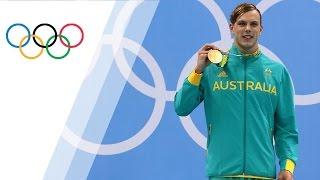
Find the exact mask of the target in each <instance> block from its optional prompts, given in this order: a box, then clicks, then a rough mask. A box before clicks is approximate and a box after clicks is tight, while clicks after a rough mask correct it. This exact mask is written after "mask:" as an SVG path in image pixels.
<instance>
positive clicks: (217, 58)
mask: <svg viewBox="0 0 320 180" xmlns="http://www.w3.org/2000/svg"><path fill="white" fill-rule="evenodd" d="M208 59H209V60H210V61H211V62H212V63H214V64H218V63H220V62H221V61H222V53H221V52H220V51H219V50H216V49H210V50H209V52H208Z"/></svg>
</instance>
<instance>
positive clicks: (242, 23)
mask: <svg viewBox="0 0 320 180" xmlns="http://www.w3.org/2000/svg"><path fill="white" fill-rule="evenodd" d="M238 25H239V26H245V25H246V23H244V22H238Z"/></svg>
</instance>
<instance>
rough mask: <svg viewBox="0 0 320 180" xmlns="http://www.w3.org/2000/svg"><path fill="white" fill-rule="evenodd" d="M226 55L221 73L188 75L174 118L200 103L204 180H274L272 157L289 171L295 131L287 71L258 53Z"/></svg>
mask: <svg viewBox="0 0 320 180" xmlns="http://www.w3.org/2000/svg"><path fill="white" fill-rule="evenodd" d="M229 52H230V55H229V57H228V62H227V64H226V66H224V67H223V68H222V67H218V66H216V65H215V64H210V65H209V66H207V67H206V68H205V70H204V72H203V73H202V74H197V73H195V72H192V73H191V74H190V75H189V77H188V78H187V79H186V80H185V81H184V84H183V86H182V88H181V89H180V90H179V91H178V92H177V93H176V95H175V100H174V106H175V111H176V113H177V114H178V115H179V116H187V115H189V114H190V113H191V112H192V111H193V109H194V108H196V107H197V106H198V105H199V104H200V103H201V102H202V101H203V102H204V109H205V115H206V124H207V128H208V135H207V151H208V155H207V166H206V171H207V175H208V176H211V177H222V176H223V177H225V176H232V177H235V176H236V177H249V176H255V177H256V176H258V177H266V178H275V177H276V166H275V165H276V162H275V161H276V158H275V152H276V154H277V156H278V158H279V160H280V168H281V170H285V169H286V170H289V171H291V172H293V169H294V167H295V164H296V161H297V145H298V132H297V128H296V123H295V110H294V89H293V85H292V81H291V78H290V75H289V73H288V71H287V69H286V68H285V67H284V66H283V65H282V64H280V63H278V62H275V61H273V60H271V59H269V58H268V57H267V56H265V55H264V54H263V53H261V52H260V51H259V52H258V53H256V54H255V55H249V56H241V57H239V56H235V54H241V52H240V51H239V49H238V48H237V47H236V46H235V45H233V46H232V48H231V49H230V51H229ZM273 139H274V142H275V143H273Z"/></svg>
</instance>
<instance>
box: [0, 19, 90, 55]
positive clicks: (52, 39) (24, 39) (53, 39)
mask: <svg viewBox="0 0 320 180" xmlns="http://www.w3.org/2000/svg"><path fill="white" fill-rule="evenodd" d="M19 26H20V27H22V28H23V29H25V30H26V32H27V33H26V35H24V36H23V37H22V39H21V40H20V41H19V43H18V44H13V43H12V42H11V41H10V38H9V33H10V31H13V28H14V27H19ZM42 26H46V27H49V28H50V29H51V30H52V31H53V33H54V35H52V36H50V37H49V38H48V39H47V40H46V41H45V43H44V40H43V39H42V38H41V37H40V36H38V35H36V31H37V30H38V29H39V28H40V27H42ZM68 27H75V28H77V29H78V30H79V31H80V33H81V38H80V40H79V41H78V42H77V43H76V44H74V45H72V44H71V43H70V40H69V39H68V38H67V37H66V36H65V35H63V31H64V30H65V29H66V28H68ZM31 37H32V40H33V42H34V43H35V44H36V45H37V46H38V47H39V48H40V51H39V52H38V53H36V54H35V55H27V54H26V53H25V52H24V51H23V47H25V46H26V45H27V44H28V43H29V41H30V39H31ZM58 38H59V40H60V42H61V44H62V45H63V46H64V47H65V48H67V50H66V52H65V53H64V54H63V55H61V56H57V55H54V54H53V53H52V52H50V49H49V47H51V46H52V45H54V44H55V43H56V41H57V39H58ZM6 39H7V42H8V44H9V45H10V46H12V47H14V48H18V49H19V51H20V54H21V55H22V56H23V57H24V58H26V59H28V60H34V59H37V58H38V57H39V56H40V55H41V54H42V53H43V50H44V49H45V50H46V52H47V54H48V55H49V56H50V57H51V58H53V59H63V58H65V57H66V56H67V55H68V54H69V52H70V49H71V48H75V47H78V46H79V45H80V44H81V43H82V41H83V39H84V33H83V30H82V28H81V27H80V26H79V25H78V24H75V23H68V24H65V25H64V26H63V27H62V28H61V29H60V31H59V34H58V33H57V30H56V29H55V28H54V27H53V26H52V25H51V24H48V23H41V24H39V25H37V26H36V27H35V28H34V30H33V32H32V34H31V33H30V30H29V28H28V27H27V26H26V25H24V24H22V23H15V24H12V25H11V26H9V27H8V29H7V31H6Z"/></svg>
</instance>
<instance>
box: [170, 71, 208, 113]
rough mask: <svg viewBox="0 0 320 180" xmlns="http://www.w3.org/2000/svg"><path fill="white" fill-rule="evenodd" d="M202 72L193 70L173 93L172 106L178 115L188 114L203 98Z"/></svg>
mask: <svg viewBox="0 0 320 180" xmlns="http://www.w3.org/2000/svg"><path fill="white" fill-rule="evenodd" d="M201 78H202V74H197V73H195V71H193V72H192V73H191V74H190V75H189V76H188V78H186V80H185V81H184V83H183V85H182V87H181V88H180V89H179V91H178V92H177V93H176V94H175V97H174V108H175V111H176V113H177V115H178V116H187V115H189V114H190V113H191V112H192V111H193V109H194V108H196V107H197V106H198V105H199V104H200V103H201V102H202V100H203V89H202V86H201V85H200V81H201Z"/></svg>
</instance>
